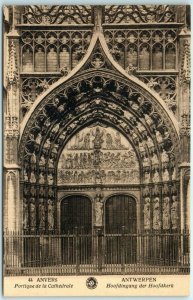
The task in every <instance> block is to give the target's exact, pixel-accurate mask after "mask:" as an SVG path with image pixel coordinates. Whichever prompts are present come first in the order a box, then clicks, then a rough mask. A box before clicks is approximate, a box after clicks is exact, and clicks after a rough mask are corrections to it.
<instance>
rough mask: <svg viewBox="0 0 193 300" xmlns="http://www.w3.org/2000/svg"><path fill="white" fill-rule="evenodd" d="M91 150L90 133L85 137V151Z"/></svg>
mask: <svg viewBox="0 0 193 300" xmlns="http://www.w3.org/2000/svg"><path fill="white" fill-rule="evenodd" d="M90 148H91V147H90V133H89V132H88V133H86V135H85V136H84V149H86V150H90Z"/></svg>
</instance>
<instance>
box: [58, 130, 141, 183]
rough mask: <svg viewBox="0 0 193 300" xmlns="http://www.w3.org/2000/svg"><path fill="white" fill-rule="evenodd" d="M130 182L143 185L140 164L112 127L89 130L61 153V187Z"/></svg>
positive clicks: (80, 134) (72, 141)
mask: <svg viewBox="0 0 193 300" xmlns="http://www.w3.org/2000/svg"><path fill="white" fill-rule="evenodd" d="M130 183H131V184H133V183H139V163H138V160H137V157H136V154H135V152H134V150H133V148H132V146H131V145H130V143H129V142H128V141H127V140H126V139H125V137H124V136H123V135H121V134H120V133H119V132H118V131H116V130H114V129H112V128H109V127H107V128H104V127H101V126H95V127H91V128H86V129H84V130H82V131H80V132H79V133H77V134H76V135H75V136H74V137H73V138H72V139H71V140H70V141H69V142H68V143H67V145H66V146H65V148H64V150H63V151H62V153H61V156H60V159H59V163H58V184H60V185H62V184H80V185H81V184H130Z"/></svg>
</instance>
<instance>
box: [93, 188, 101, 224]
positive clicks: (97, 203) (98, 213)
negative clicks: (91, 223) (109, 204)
mask: <svg viewBox="0 0 193 300" xmlns="http://www.w3.org/2000/svg"><path fill="white" fill-rule="evenodd" d="M94 203H95V205H94V207H95V226H102V225H103V201H102V195H101V194H97V195H96V197H95V199H94Z"/></svg>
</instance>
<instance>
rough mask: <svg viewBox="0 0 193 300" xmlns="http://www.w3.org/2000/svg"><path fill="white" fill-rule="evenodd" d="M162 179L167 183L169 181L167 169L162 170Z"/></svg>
mask: <svg viewBox="0 0 193 300" xmlns="http://www.w3.org/2000/svg"><path fill="white" fill-rule="evenodd" d="M162 178H163V181H169V180H170V176H169V172H168V170H167V169H165V170H164V172H163V174H162Z"/></svg>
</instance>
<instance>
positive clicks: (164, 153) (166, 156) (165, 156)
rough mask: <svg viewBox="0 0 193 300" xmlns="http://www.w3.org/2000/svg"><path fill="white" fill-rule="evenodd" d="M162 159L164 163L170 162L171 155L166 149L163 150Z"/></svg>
mask: <svg viewBox="0 0 193 300" xmlns="http://www.w3.org/2000/svg"><path fill="white" fill-rule="evenodd" d="M161 159H162V162H163V163H165V162H169V157H168V154H167V153H166V151H165V150H163V152H162V153H161Z"/></svg>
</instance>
